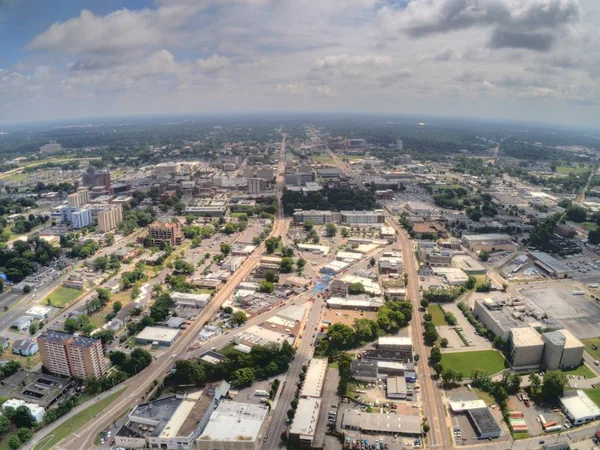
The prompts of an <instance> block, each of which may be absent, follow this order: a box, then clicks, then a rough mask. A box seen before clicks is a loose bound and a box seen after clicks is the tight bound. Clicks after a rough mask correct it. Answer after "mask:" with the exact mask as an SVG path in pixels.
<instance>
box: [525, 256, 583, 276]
mask: <svg viewBox="0 0 600 450" xmlns="http://www.w3.org/2000/svg"><path fill="white" fill-rule="evenodd" d="M529 256H530V257H531V259H533V262H534V263H535V264H536V265H537V266H538V267H541V268H542V269H543V270H544V271H546V272H547V273H548V274H550V276H551V277H553V278H557V279H560V278H573V269H571V268H570V267H568V266H567V265H566V264H563V263H561V262H560V261H559V260H557V259H556V258H554V257H553V256H550V255H549V254H548V253H544V252H529Z"/></svg>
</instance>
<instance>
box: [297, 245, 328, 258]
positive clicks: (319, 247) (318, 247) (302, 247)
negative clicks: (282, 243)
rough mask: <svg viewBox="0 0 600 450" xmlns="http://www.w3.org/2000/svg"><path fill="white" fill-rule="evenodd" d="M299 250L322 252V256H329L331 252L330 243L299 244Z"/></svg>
mask: <svg viewBox="0 0 600 450" xmlns="http://www.w3.org/2000/svg"><path fill="white" fill-rule="evenodd" d="M298 250H302V251H304V252H310V253H314V254H321V255H322V256H327V255H328V254H329V246H328V245H316V244H298Z"/></svg>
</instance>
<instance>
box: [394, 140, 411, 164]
mask: <svg viewBox="0 0 600 450" xmlns="http://www.w3.org/2000/svg"><path fill="white" fill-rule="evenodd" d="M399 142H400V147H402V141H399ZM398 150H402V148H399V149H398ZM397 161H398V164H401V165H403V166H410V165H411V164H412V157H411V156H410V155H401V156H399V157H398V159H397Z"/></svg>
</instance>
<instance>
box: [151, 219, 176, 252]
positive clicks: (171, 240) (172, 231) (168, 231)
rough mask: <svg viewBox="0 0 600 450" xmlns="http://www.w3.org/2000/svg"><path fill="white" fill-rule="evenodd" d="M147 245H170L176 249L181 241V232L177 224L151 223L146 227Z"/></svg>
mask: <svg viewBox="0 0 600 450" xmlns="http://www.w3.org/2000/svg"><path fill="white" fill-rule="evenodd" d="M147 239H148V243H149V245H151V246H156V245H170V246H171V247H176V246H178V245H181V242H182V241H183V230H182V228H181V224H180V223H179V222H177V223H173V222H152V223H151V224H150V225H149V226H148V237H147Z"/></svg>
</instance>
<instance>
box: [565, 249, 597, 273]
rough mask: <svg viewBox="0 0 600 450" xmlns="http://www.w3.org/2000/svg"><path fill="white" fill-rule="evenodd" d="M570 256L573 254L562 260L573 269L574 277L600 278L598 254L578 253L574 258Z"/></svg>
mask: <svg viewBox="0 0 600 450" xmlns="http://www.w3.org/2000/svg"><path fill="white" fill-rule="evenodd" d="M569 256H572V255H568V256H567V257H565V258H564V259H562V260H561V262H562V263H564V264H566V265H567V266H568V267H570V268H571V269H573V271H574V278H589V277H599V278H600V259H597V257H596V255H593V254H592V256H589V257H588V256H580V255H577V256H574V257H573V258H570V257H569Z"/></svg>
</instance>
